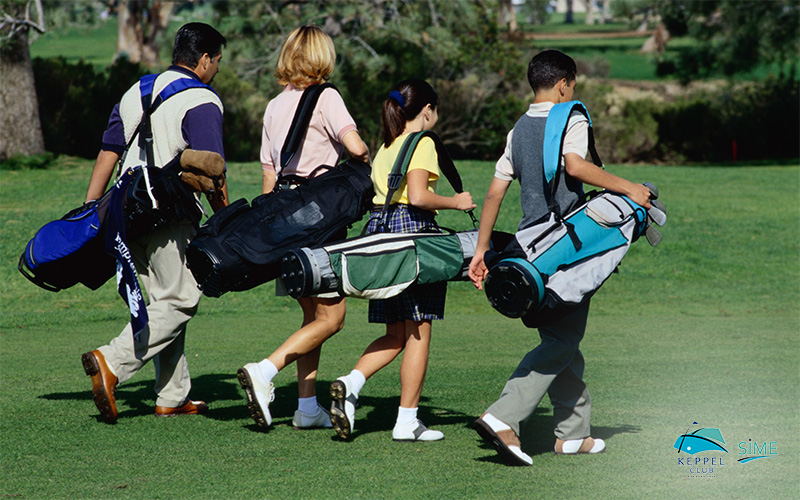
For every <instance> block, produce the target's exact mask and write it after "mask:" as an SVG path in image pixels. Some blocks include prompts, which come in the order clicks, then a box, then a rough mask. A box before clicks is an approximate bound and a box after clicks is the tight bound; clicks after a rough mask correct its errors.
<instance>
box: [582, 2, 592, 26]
mask: <svg viewBox="0 0 800 500" xmlns="http://www.w3.org/2000/svg"><path fill="white" fill-rule="evenodd" d="M583 3H584V4H586V24H594V0H583Z"/></svg>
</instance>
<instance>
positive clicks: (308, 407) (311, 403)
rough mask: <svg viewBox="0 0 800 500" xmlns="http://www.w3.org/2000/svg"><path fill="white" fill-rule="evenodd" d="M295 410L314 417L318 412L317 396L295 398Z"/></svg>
mask: <svg viewBox="0 0 800 500" xmlns="http://www.w3.org/2000/svg"><path fill="white" fill-rule="evenodd" d="M297 409H298V410H300V412H301V413H305V414H306V415H309V416H310V415H316V414H317V413H318V412H319V405H318V404H317V396H311V397H310V398H297Z"/></svg>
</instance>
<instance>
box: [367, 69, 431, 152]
mask: <svg viewBox="0 0 800 500" xmlns="http://www.w3.org/2000/svg"><path fill="white" fill-rule="evenodd" d="M428 104H430V105H431V107H432V108H434V109H435V108H437V107H438V106H439V95H438V94H437V93H436V91H435V90H433V87H431V86H430V85H429V84H428V82H426V81H425V80H419V79H416V78H412V79H409V80H404V81H402V82H400V83H398V84H397V85H396V86H395V88H394V90H392V91H391V93H390V94H389V98H388V99H386V101H384V103H383V110H382V112H381V118H382V119H383V145H384V146H385V147H387V148H388V147H389V146H390V145H391V144H392V142H394V140H395V139H397V138H398V137H399V136H400V135H402V134H403V130H405V128H406V122H408V121H411V120H413V119H414V118H416V117H417V115H419V114H420V112H422V109H423V108H424V107H425V106H426V105H428Z"/></svg>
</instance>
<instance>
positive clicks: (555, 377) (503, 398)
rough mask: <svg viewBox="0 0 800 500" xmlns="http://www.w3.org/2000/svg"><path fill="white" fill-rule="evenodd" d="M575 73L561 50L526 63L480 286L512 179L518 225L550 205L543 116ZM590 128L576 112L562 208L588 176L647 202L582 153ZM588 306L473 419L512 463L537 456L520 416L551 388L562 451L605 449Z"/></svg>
mask: <svg viewBox="0 0 800 500" xmlns="http://www.w3.org/2000/svg"><path fill="white" fill-rule="evenodd" d="M576 73H577V68H576V65H575V61H573V59H572V58H571V57H569V56H567V55H566V54H563V53H562V52H559V51H557V50H546V51H544V52H541V53H539V54H537V55H536V56H534V57H533V59H531V62H530V64H529V65H528V81H529V82H530V85H531V88H532V89H533V91H534V100H533V104H532V105H531V106H530V109H528V111H527V112H526V113H525V114H524V115H523V116H522V117H521V118H520V119H519V121H517V123H516V125H515V126H514V129H513V130H511V131H510V132H509V133H508V138H507V142H506V149H505V152H504V153H503V156H502V157H501V158H500V159H499V160H498V161H497V165H496V167H495V177H494V179H492V183H491V184H490V186H489V191H488V193H487V195H486V199H485V200H484V204H483V210H482V212H481V226H480V231H479V233H478V246H477V249H476V252H475V256H474V257H473V259H472V262H471V263H470V266H469V276H470V279H471V280H472V282H473V283H474V285H475V286H476V287H477V288H478V289H479V290H480V289H481V288H482V285H481V282H482V281H483V280H484V279H485V277H486V274H487V273H488V269H487V268H486V265H485V263H484V261H483V256H484V253H485V252H486V251H487V250H488V249H489V239H490V236H491V233H492V229H493V228H494V225H495V222H496V221H497V215H498V213H499V211H500V205H501V204H502V202H503V197H504V196H505V194H506V191H507V190H508V187H509V185H510V184H511V181H512V180H514V179H517V180H519V182H520V187H521V194H520V198H521V202H522V211H523V217H522V220H521V221H520V223H519V229H523V228H525V227H528V226H530V225H531V224H533V223H534V222H536V221H538V220H539V219H541V218H542V217H544V216H547V215H548V213H549V207H548V200H547V198H546V195H545V193H549V190H548V188H547V185H546V182H545V179H544V168H543V143H544V130H545V122H546V120H547V115H548V113H549V111H550V109H551V108H552V107H553V105H554V104H558V103H562V102H569V101H571V100H572V96H573V93H574V91H575V86H576ZM588 129H589V124H588V121H587V119H586V117H585V116H584V115H582V114H580V113H574V114H573V115H572V116H570V119H569V122H568V124H567V133H566V135H565V137H564V144H563V149H562V157H561V168H563V169H564V170H563V172H564V174H565V175H564V182H561V183H559V185H558V188H557V190H556V193H555V199H556V202H557V203H558V206H559V207H560V210H561V213H563V214H566V213H568V212H569V211H570V210H572V209H573V208H574V207H575V206H576V204H577V203H578V201H579V199H580V197H581V195H582V194H583V187H582V184H583V183H586V184H591V185H593V186H597V187H599V188H602V189H608V190H610V191H614V192H616V193H620V194H624V195H626V196H628V197H629V198H630V199H631V200H633V201H634V202H635V203H637V204H639V205H641V206H643V207H645V208H649V207H650V203H649V198H650V191H649V190H648V189H647V188H646V187H645V186H644V185H642V184H634V183H632V182H630V181H627V180H625V179H623V178H621V177H617V176H616V175H613V174H610V173H608V172H606V171H605V170H603V169H602V168H600V167H598V166H596V165H594V164H593V163H590V162H588V161H586V160H585V159H584V157H585V156H586V153H587V150H588ZM588 313H589V304H588V302H587V303H586V304H585V305H583V306H582V307H580V308H579V309H577V310H576V311H574V312H572V313H570V314H569V315H567V316H565V317H562V318H559V319H557V320H554V321H552V322H550V323H548V324H546V325H543V326H541V327H539V336H540V337H541V343H540V344H539V346H537V347H536V348H535V349H533V350H532V351H530V352H529V353H528V354H526V355H525V357H524V358H523V359H522V361H521V362H520V364H519V366H518V367H517V369H516V370H515V371H514V373H513V374H512V375H511V378H510V379H509V380H508V382H507V383H506V386H505V388H504V389H503V392H502V393H501V395H500V398H499V399H498V400H497V401H496V402H495V403H494V404H492V405H491V406H490V407H489V408H488V409H487V410H486V412H485V413H484V414H483V415H481V416H480V417H479V418H478V419H477V420H476V421H475V423H474V424H473V427H474V428H475V429H476V430H477V431H478V433H479V434H480V435H481V437H482V438H483V439H484V440H486V441H487V442H489V443H490V444H491V445H492V446H494V447H495V449H496V450H497V452H498V454H499V455H500V458H501V459H502V460H503V462H504V463H506V464H507V465H531V463H532V460H531V457H530V456H528V455H527V454H526V453H524V452H523V451H522V450H521V449H520V441H519V434H520V424H521V423H522V422H524V421H525V420H527V419H528V418H529V417H530V416H531V415H532V414H533V412H534V410H535V409H536V407H537V406H538V404H539V402H540V401H541V399H542V397H544V394H545V393H547V394H548V395H549V396H550V401H551V402H552V404H553V408H554V409H553V418H554V420H555V435H556V444H555V452H556V453H557V454H569V455H572V454H578V453H600V452H602V451H604V450H605V443H604V442H603V441H602V440H601V439H593V438H592V437H590V435H589V417H590V409H591V402H590V398H589V392H588V390H587V388H586V385H585V384H584V383H583V380H582V379H583V368H584V361H583V355H582V354H581V352H580V350H579V348H578V347H579V344H580V341H581V339H582V338H583V335H584V332H585V329H586V318H587V315H588Z"/></svg>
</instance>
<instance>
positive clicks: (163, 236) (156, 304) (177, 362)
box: [99, 222, 201, 408]
mask: <svg viewBox="0 0 800 500" xmlns="http://www.w3.org/2000/svg"><path fill="white" fill-rule="evenodd" d="M194 234H195V229H194V227H193V226H192V225H191V224H190V223H185V222H171V223H168V224H166V225H164V226H162V227H160V228H159V229H157V230H156V231H155V232H153V233H151V234H148V235H145V236H142V237H140V238H138V239H136V240H135V241H129V242H128V246H129V248H130V251H131V255H132V256H133V260H134V263H135V265H136V272H137V273H138V274H139V280H140V283H141V284H142V286H143V287H144V289H145V290H146V291H147V298H148V303H147V314H148V316H149V323H148V326H147V327H146V328H145V329H144V331H142V332H141V334H140V337H139V341H138V342H135V343H134V341H133V334H132V332H131V325H130V323H128V325H126V326H125V328H124V329H123V330H122V333H120V334H119V336H118V337H116V338H115V339H113V340H112V341H111V342H110V343H109V344H108V345H105V346H103V347H100V348H99V350H100V352H101V353H103V356H104V357H105V358H106V362H107V363H108V364H109V367H110V368H111V370H112V371H113V372H114V374H115V375H116V376H117V378H118V379H119V383H123V382H125V381H127V380H129V379H130V378H131V377H133V376H134V375H135V374H136V372H138V371H139V369H140V368H141V367H142V366H144V365H145V363H147V362H148V361H149V360H151V359H152V360H153V365H154V366H155V370H156V380H155V392H156V394H157V395H158V397H157V399H156V405H158V406H167V407H173V408H176V407H178V406H181V405H182V404H183V403H184V402H185V401H186V399H188V396H189V389H191V380H190V378H189V369H188V367H187V365H186V356H185V355H184V352H183V347H184V341H185V337H186V324H187V323H188V322H189V320H190V319H192V317H193V316H194V314H195V313H196V312H197V304H198V302H199V301H200V296H201V292H200V290H199V289H198V288H197V282H196V281H195V279H194V276H192V273H191V272H190V271H189V269H188V268H187V267H186V255H185V249H186V245H188V244H189V241H191V239H192V237H193V236H194Z"/></svg>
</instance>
